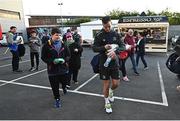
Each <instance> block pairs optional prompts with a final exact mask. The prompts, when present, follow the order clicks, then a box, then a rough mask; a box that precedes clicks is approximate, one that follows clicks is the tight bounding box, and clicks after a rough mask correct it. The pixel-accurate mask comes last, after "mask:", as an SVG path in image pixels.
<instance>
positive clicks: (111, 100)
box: [108, 89, 114, 102]
mask: <svg viewBox="0 0 180 121" xmlns="http://www.w3.org/2000/svg"><path fill="white" fill-rule="evenodd" d="M113 95H114V94H113V91H112V89H109V96H108V99H109V101H110V102H114V96H113Z"/></svg>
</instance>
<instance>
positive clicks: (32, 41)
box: [29, 37, 41, 52]
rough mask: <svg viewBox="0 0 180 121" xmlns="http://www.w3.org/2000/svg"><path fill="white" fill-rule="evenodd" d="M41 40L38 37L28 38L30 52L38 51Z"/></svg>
mask: <svg viewBox="0 0 180 121" xmlns="http://www.w3.org/2000/svg"><path fill="white" fill-rule="evenodd" d="M40 46H41V40H40V39H39V38H38V37H30V38H29V47H30V52H40Z"/></svg>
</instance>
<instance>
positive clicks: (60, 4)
mask: <svg viewBox="0 0 180 121" xmlns="http://www.w3.org/2000/svg"><path fill="white" fill-rule="evenodd" d="M58 5H59V6H60V16H61V27H62V31H63V20H62V19H63V17H62V5H63V3H62V2H60V3H58Z"/></svg>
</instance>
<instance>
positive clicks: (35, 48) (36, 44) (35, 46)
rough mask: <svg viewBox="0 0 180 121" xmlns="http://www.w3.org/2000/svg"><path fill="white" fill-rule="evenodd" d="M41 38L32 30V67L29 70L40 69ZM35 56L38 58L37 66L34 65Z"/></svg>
mask: <svg viewBox="0 0 180 121" xmlns="http://www.w3.org/2000/svg"><path fill="white" fill-rule="evenodd" d="M40 42H41V40H40V39H39V38H38V37H37V34H36V31H32V32H31V37H30V38H29V47H30V58H31V68H30V69H29V71H35V70H36V71H38V68H39V51H40V46H41V44H40ZM34 56H35V58H36V68H35V67H34Z"/></svg>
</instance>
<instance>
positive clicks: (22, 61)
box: [0, 60, 30, 68]
mask: <svg viewBox="0 0 180 121" xmlns="http://www.w3.org/2000/svg"><path fill="white" fill-rule="evenodd" d="M29 61H30V60H25V61H20V62H19V63H26V62H29ZM11 65H12V64H6V65H2V66H0V68H3V67H7V66H11Z"/></svg>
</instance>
